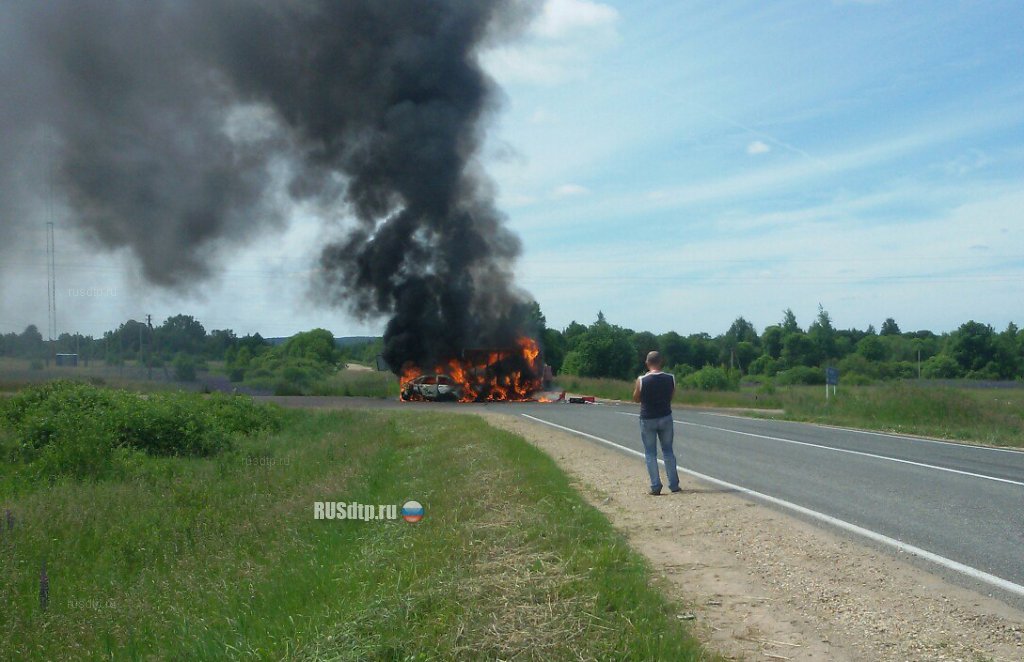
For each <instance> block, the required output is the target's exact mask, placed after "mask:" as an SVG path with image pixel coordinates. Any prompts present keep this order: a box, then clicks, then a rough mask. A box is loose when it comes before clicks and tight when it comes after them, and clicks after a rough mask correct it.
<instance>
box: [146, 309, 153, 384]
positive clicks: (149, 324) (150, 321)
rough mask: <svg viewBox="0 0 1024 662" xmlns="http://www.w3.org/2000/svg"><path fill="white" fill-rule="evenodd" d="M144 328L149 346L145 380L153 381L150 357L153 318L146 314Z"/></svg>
mask: <svg viewBox="0 0 1024 662" xmlns="http://www.w3.org/2000/svg"><path fill="white" fill-rule="evenodd" d="M146 326H147V327H149V344H150V348H149V353H150V360H149V363H147V364H146V379H153V357H152V354H153V347H152V345H153V316H152V315H150V314H148V313H147V314H146Z"/></svg>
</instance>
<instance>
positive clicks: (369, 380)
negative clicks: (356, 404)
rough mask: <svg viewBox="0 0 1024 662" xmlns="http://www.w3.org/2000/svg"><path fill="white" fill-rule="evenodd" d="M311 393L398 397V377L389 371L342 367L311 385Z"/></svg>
mask: <svg viewBox="0 0 1024 662" xmlns="http://www.w3.org/2000/svg"><path fill="white" fill-rule="evenodd" d="M312 395H341V396H362V397H366V398H388V399H394V398H397V397H398V378H397V377H395V376H394V375H393V374H391V373H390V372H377V371H376V370H352V369H343V370H339V371H338V372H336V373H334V374H333V375H331V376H330V377H327V378H326V379H324V380H322V381H320V382H318V383H317V384H315V385H314V386H313V389H312Z"/></svg>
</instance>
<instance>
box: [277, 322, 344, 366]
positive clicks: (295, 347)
mask: <svg viewBox="0 0 1024 662" xmlns="http://www.w3.org/2000/svg"><path fill="white" fill-rule="evenodd" d="M281 353H282V355H284V356H289V357H293V358H303V359H308V360H310V361H313V362H316V363H322V364H325V365H330V366H333V365H335V364H337V363H338V361H339V360H340V359H341V355H340V352H339V351H338V348H337V347H335V345H334V335H333V334H332V333H331V332H330V331H328V330H327V329H313V330H312V331H303V332H301V333H296V334H295V335H294V336H292V337H291V338H289V339H288V340H286V341H285V343H284V345H282V346H281Z"/></svg>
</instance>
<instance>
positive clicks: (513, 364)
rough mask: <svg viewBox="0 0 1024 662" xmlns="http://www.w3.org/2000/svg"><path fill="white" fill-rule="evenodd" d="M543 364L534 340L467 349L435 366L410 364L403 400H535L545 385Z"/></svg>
mask: <svg viewBox="0 0 1024 662" xmlns="http://www.w3.org/2000/svg"><path fill="white" fill-rule="evenodd" d="M543 375H544V362H543V359H542V358H541V352H540V348H539V347H538V346H537V342H536V341H535V340H533V339H532V338H527V337H522V338H519V339H518V340H517V342H516V345H515V346H513V347H507V348H500V349H479V348H477V349H466V350H463V351H462V352H461V355H460V356H458V357H453V358H450V359H447V360H443V361H439V362H438V363H437V365H433V366H426V367H424V366H417V365H413V364H412V363H408V364H406V365H405V366H403V369H402V371H401V373H400V380H401V384H402V387H401V391H400V397H401V399H402V400H406V401H408V400H457V401H458V402H497V401H509V400H532V399H533V394H534V392H536V391H539V390H540V389H541V388H542V385H543Z"/></svg>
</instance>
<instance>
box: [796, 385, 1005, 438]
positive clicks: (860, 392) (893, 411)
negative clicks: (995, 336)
mask: <svg viewBox="0 0 1024 662" xmlns="http://www.w3.org/2000/svg"><path fill="white" fill-rule="evenodd" d="M818 390H819V389H818V388H817V387H815V388H814V391H818ZM784 397H785V405H784V406H785V411H786V414H785V418H787V419H790V420H798V421H809V422H815V423H826V424H829V425H841V426H848V427H857V428H865V429H869V430H882V431H888V432H899V433H904V434H916V435H923V436H929V437H940V438H943V439H952V440H957V441H965V442H974V443H982V444H990V445H994V446H1012V447H1018V448H1024V406H1022V405H1021V403H1020V396H1019V394H1017V393H1016V392H1009V393H1007V392H1003V391H995V392H994V391H991V390H989V391H985V392H984V393H982V392H977V391H972V390H968V389H954V388H945V387H930V388H920V387H916V386H913V385H909V384H905V383H899V382H896V383H892V384H885V385H881V386H863V387H848V388H842V389H841V390H840V391H839V393H838V394H837V396H836V397H834V398H832V399H830V400H829V401H828V402H826V401H825V398H824V395H823V394H822V393H811V392H809V391H808V390H807V389H799V390H796V389H794V390H793V391H792V392H789V393H786V394H785V395H784Z"/></svg>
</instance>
